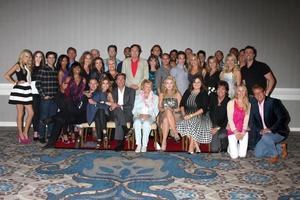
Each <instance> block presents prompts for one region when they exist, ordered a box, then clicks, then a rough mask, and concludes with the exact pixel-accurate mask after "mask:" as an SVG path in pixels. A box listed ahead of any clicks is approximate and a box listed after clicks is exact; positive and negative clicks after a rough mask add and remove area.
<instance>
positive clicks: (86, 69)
mask: <svg viewBox="0 0 300 200" xmlns="http://www.w3.org/2000/svg"><path fill="white" fill-rule="evenodd" d="M79 63H80V66H81V67H82V68H83V71H82V75H83V77H84V78H85V80H86V81H87V82H88V81H89V78H90V73H91V70H92V54H91V53H90V52H89V51H85V52H83V54H82V56H81V57H80V59H79ZM87 86H88V85H87ZM87 89H88V88H87Z"/></svg>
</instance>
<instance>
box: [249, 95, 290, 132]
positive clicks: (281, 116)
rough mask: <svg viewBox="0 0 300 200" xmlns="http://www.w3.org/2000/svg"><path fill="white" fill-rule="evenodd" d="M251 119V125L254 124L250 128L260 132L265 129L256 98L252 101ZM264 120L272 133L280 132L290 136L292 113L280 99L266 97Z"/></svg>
mask: <svg viewBox="0 0 300 200" xmlns="http://www.w3.org/2000/svg"><path fill="white" fill-rule="evenodd" d="M250 120H251V123H250V126H252V127H250V128H251V129H252V130H253V131H255V132H257V133H259V132H260V130H261V129H263V123H262V119H261V117H260V114H259V107H258V102H257V100H254V101H253V103H252V106H251V117H250ZM264 121H265V124H266V126H267V128H269V129H270V130H271V131H272V133H279V134H280V135H282V136H284V137H287V136H288V134H289V132H290V129H289V127H288V124H289V122H290V115H289V113H288V111H287V110H286V108H285V107H284V105H283V104H282V102H281V101H280V100H279V99H275V98H271V97H266V99H265V102H264Z"/></svg>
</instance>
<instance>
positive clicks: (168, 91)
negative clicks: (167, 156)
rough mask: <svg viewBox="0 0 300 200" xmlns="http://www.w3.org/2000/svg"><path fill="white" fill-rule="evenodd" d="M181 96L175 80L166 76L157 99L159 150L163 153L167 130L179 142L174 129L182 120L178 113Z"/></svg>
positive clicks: (165, 145) (177, 134)
mask: <svg viewBox="0 0 300 200" xmlns="http://www.w3.org/2000/svg"><path fill="white" fill-rule="evenodd" d="M181 98H182V96H181V94H180V92H179V91H178V89H177V86H176V80H175V78H174V77H173V76H168V77H167V78H166V79H165V80H164V83H163V85H162V92H161V93H160V94H159V98H158V108H159V111H160V114H159V125H160V128H161V129H162V134H163V139H162V144H161V145H162V146H161V150H162V151H165V150H166V147H167V138H168V134H169V130H170V129H171V135H172V136H173V137H174V138H175V140H176V141H179V140H180V136H179V133H178V131H177V129H176V122H177V121H178V120H180V119H181V118H182V116H181V113H180V107H179V104H180V101H181Z"/></svg>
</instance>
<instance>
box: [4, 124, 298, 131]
mask: <svg viewBox="0 0 300 200" xmlns="http://www.w3.org/2000/svg"><path fill="white" fill-rule="evenodd" d="M0 127H17V123H16V122H0ZM290 129H291V131H293V132H300V127H291V128H290Z"/></svg>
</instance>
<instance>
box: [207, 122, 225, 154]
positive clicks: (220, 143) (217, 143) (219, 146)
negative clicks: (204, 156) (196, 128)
mask: <svg viewBox="0 0 300 200" xmlns="http://www.w3.org/2000/svg"><path fill="white" fill-rule="evenodd" d="M227 147H228V138H227V130H226V129H225V128H221V129H220V130H218V131H217V133H216V134H215V135H213V137H212V141H211V143H210V150H211V152H213V153H218V152H220V151H226V150H227Z"/></svg>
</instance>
